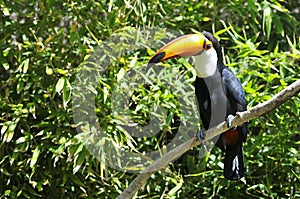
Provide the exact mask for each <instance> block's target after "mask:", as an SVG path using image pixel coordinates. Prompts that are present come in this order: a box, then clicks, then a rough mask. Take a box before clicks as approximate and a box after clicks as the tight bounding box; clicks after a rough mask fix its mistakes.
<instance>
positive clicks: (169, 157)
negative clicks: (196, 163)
mask: <svg viewBox="0 0 300 199" xmlns="http://www.w3.org/2000/svg"><path fill="white" fill-rule="evenodd" d="M299 92H300V79H299V80H297V81H295V82H294V83H292V84H291V85H289V86H288V87H286V88H285V89H283V90H282V91H280V92H279V93H277V94H276V95H274V96H273V97H272V98H271V99H270V100H268V101H266V102H264V103H261V104H258V105H256V106H255V107H253V108H252V109H250V110H248V111H244V112H239V113H237V115H236V116H235V118H234V119H233V120H232V126H240V125H242V124H243V123H244V122H247V121H249V120H252V119H255V118H258V117H260V116H262V115H264V114H266V113H268V112H270V111H272V110H273V109H275V108H277V107H278V106H280V105H281V104H283V103H284V102H285V101H287V100H289V99H290V98H291V97H293V96H295V95H297V94H298V93H299ZM226 130H228V127H227V123H226V122H222V123H221V124H219V125H217V126H215V127H214V128H211V129H209V130H207V131H205V140H204V142H205V141H207V140H210V139H212V138H213V137H215V136H217V135H219V134H221V133H223V132H225V131H226ZM199 144H200V142H199V141H198V139H197V137H194V138H192V139H190V140H189V141H187V142H185V143H183V144H181V145H179V146H178V147H176V148H175V149H173V150H171V151H169V152H168V153H166V154H165V155H163V156H162V157H161V158H160V159H158V160H156V161H155V162H153V164H152V165H150V166H149V167H147V168H146V169H145V171H144V172H143V173H140V174H139V175H138V176H137V177H136V178H135V179H134V180H133V181H132V182H131V183H130V184H129V186H128V187H127V188H126V189H125V190H124V191H123V192H122V194H121V195H119V197H118V199H129V198H132V197H133V196H134V195H135V194H136V193H137V192H138V190H139V189H140V188H141V187H144V186H145V185H146V183H147V180H148V179H149V178H150V176H151V175H152V174H153V173H155V171H157V170H159V169H161V168H163V167H165V166H167V165H168V164H169V163H170V162H172V161H173V160H174V159H176V158H178V157H179V156H181V155H182V154H184V153H185V152H186V151H188V150H190V149H191V148H193V147H195V146H197V145H199Z"/></svg>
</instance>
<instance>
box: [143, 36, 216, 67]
mask: <svg viewBox="0 0 300 199" xmlns="http://www.w3.org/2000/svg"><path fill="white" fill-rule="evenodd" d="M211 47H212V43H211V41H209V40H208V39H206V38H205V36H204V35H203V34H189V35H184V36H181V37H179V38H177V39H174V40H173V41H171V42H169V43H168V44H166V45H165V46H164V47H162V48H161V49H160V50H159V51H157V52H156V53H155V54H154V55H153V56H152V57H151V59H150V61H149V63H148V66H147V70H149V68H150V67H151V66H152V65H153V64H156V63H159V62H162V61H164V60H167V59H171V58H174V57H185V56H194V55H199V54H201V53H202V52H203V51H204V50H208V49H210V48H211Z"/></svg>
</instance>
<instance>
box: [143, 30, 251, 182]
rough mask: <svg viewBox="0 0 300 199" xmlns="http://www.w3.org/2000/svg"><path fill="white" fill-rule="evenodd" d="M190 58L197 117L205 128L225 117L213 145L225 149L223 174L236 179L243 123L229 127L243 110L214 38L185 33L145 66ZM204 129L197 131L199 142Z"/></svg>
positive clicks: (239, 88)
mask: <svg viewBox="0 0 300 199" xmlns="http://www.w3.org/2000/svg"><path fill="white" fill-rule="evenodd" d="M176 57H194V60H195V62H194V65H195V70H196V79H195V94H196V99H197V103H198V108H199V113H200V118H201V121H202V124H203V126H204V128H205V130H207V129H209V128H212V127H214V126H216V125H218V124H219V123H221V122H223V121H224V120H226V121H227V122H228V123H227V124H228V127H229V130H228V131H226V132H224V133H222V134H221V135H220V136H219V137H218V138H217V140H216V141H215V142H216V145H217V146H218V147H219V148H220V149H221V150H222V151H224V152H225V158H224V169H223V170H224V172H223V174H224V177H225V178H226V179H228V180H239V179H241V178H242V177H243V176H244V160H243V148H242V143H243V142H245V141H246V137H247V132H248V127H247V123H244V124H243V125H241V126H237V127H232V126H231V121H232V119H233V117H234V115H236V114H237V112H241V111H245V110H246V109H247V104H246V99H245V92H244V89H243V87H242V84H241V82H240V81H239V80H238V78H237V77H236V76H235V75H234V73H233V72H232V71H231V70H230V69H229V68H228V67H226V66H225V64H224V63H223V61H222V60H223V55H222V51H221V47H220V44H219V42H218V40H217V39H216V38H215V37H214V36H213V35H212V34H211V33H209V32H202V33H197V34H188V35H184V36H181V37H179V38H177V39H174V40H173V41H171V42H169V43H167V44H166V45H165V46H163V47H162V48H161V49H160V50H158V51H157V52H156V53H155V54H154V55H153V56H152V57H151V58H150V61H149V62H148V66H147V69H149V68H150V67H151V66H152V65H154V64H156V63H159V62H162V61H164V60H167V59H170V58H176ZM203 132H204V130H202V131H200V132H199V133H198V138H199V140H200V141H203V139H204V137H203V135H204V134H203Z"/></svg>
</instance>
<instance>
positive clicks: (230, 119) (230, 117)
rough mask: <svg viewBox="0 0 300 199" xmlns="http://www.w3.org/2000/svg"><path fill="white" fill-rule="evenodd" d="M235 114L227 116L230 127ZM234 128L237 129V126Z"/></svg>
mask: <svg viewBox="0 0 300 199" xmlns="http://www.w3.org/2000/svg"><path fill="white" fill-rule="evenodd" d="M233 118H234V116H233V115H228V116H227V118H226V121H227V127H228V128H229V129H230V128H232V125H231V124H232V120H233ZM234 129H236V126H235V127H234Z"/></svg>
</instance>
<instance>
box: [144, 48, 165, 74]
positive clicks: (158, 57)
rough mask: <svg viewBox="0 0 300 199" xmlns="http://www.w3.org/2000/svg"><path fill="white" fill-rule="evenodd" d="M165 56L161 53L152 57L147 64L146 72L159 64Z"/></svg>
mask: <svg viewBox="0 0 300 199" xmlns="http://www.w3.org/2000/svg"><path fill="white" fill-rule="evenodd" d="M165 55H166V53H165V52H161V53H158V54H156V55H155V56H154V57H152V58H151V59H150V61H149V62H148V65H147V68H146V71H148V70H149V69H150V68H151V67H152V66H153V65H154V64H156V63H159V62H160V61H161V60H162V59H163V58H164V57H165Z"/></svg>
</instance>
